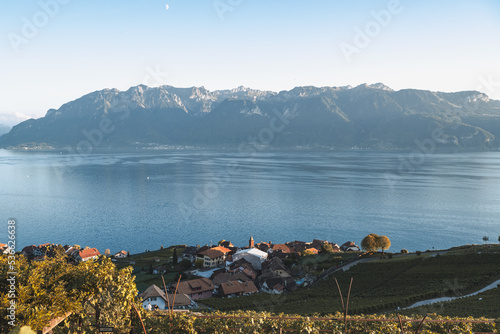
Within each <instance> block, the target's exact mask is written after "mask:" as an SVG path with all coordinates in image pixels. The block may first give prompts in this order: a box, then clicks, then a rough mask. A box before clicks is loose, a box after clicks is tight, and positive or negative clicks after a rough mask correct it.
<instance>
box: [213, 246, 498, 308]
mask: <svg viewBox="0 0 500 334" xmlns="http://www.w3.org/2000/svg"><path fill="white" fill-rule="evenodd" d="M351 277H353V285H352V292H351V299H350V302H349V313H350V314H361V313H363V314H371V313H380V312H390V311H396V310H397V309H398V307H399V308H403V307H406V306H409V305H411V304H413V303H415V302H417V301H420V300H426V299H431V298H435V297H442V296H460V295H463V294H467V293H470V292H474V291H477V290H479V289H481V288H482V287H484V286H486V285H488V284H490V283H491V282H493V281H495V280H497V279H499V278H500V246H492V247H488V248H486V247H485V246H475V247H474V248H472V249H471V248H466V249H455V250H450V251H449V252H448V253H446V254H443V255H437V256H432V254H429V253H423V254H422V255H421V256H412V255H410V256H408V257H400V258H397V257H394V258H392V259H389V258H386V259H383V260H375V261H371V262H367V263H361V264H358V265H356V266H354V267H352V268H351V269H350V270H348V271H346V272H343V273H340V274H337V275H336V278H337V280H338V282H339V284H340V287H341V288H342V289H343V290H344V297H345V296H346V295H347V288H348V286H349V281H350V278H351ZM496 293H498V288H497V289H494V290H492V291H491V292H490V293H489V294H488V296H490V294H491V296H490V297H488V298H487V299H486V300H490V299H494V298H495V297H496V296H497V295H496ZM463 303H466V302H465V301H463V302H460V301H456V302H455V304H454V305H462V306H457V307H458V309H460V311H458V309H457V308H455V309H453V308H452V307H451V306H450V307H446V308H443V309H433V310H434V311H435V312H437V313H439V314H444V315H448V314H450V315H469V314H475V315H482V314H480V313H481V311H479V310H478V311H474V310H473V309H474V308H475V307H476V306H475V305H476V304H475V303H470V304H469V305H470V307H468V308H467V307H465V308H464V306H463V305H464V304H463ZM204 304H206V305H208V306H210V307H212V308H214V309H218V310H223V311H230V310H238V309H243V310H258V311H270V312H278V313H280V312H283V313H286V314H302V315H311V314H316V313H317V314H327V313H334V312H337V311H341V310H342V306H341V301H340V298H339V293H338V289H337V286H336V283H335V281H334V279H333V278H332V277H330V278H329V279H327V280H326V281H324V282H320V283H318V284H316V285H314V286H312V287H309V288H301V289H298V290H297V291H294V292H291V293H289V294H285V295H268V294H259V295H254V296H247V297H239V298H232V299H218V298H211V299H208V300H205V301H204ZM486 308H488V307H486ZM415 311H417V312H418V311H419V310H418V309H417V310H415ZM488 316H491V317H500V308H498V307H496V308H491V309H490V310H488Z"/></svg>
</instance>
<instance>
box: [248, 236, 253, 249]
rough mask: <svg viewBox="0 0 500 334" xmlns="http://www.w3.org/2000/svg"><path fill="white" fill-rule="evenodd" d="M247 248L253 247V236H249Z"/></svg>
mask: <svg viewBox="0 0 500 334" xmlns="http://www.w3.org/2000/svg"><path fill="white" fill-rule="evenodd" d="M248 246H249V247H250V248H253V247H254V241H253V235H250V240H248Z"/></svg>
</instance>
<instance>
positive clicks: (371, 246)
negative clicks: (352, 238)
mask: <svg viewBox="0 0 500 334" xmlns="http://www.w3.org/2000/svg"><path fill="white" fill-rule="evenodd" d="M377 238H378V235H376V234H374V233H371V234H368V235H367V236H366V237H364V238H363V240H362V241H361V248H363V249H364V250H365V251H367V252H373V251H375V250H377V249H378V248H379V247H378V245H377Z"/></svg>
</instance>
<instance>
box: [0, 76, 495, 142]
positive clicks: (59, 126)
mask: <svg viewBox="0 0 500 334" xmlns="http://www.w3.org/2000/svg"><path fill="white" fill-rule="evenodd" d="M270 122H274V123H277V124H278V123H279V125H276V124H275V125H274V127H275V129H272V126H271V125H270V124H271V123H270ZM269 131H271V132H269ZM96 132H100V134H99V137H102V138H100V140H99V141H96V142H98V145H93V146H92V149H94V148H151V147H160V146H165V145H173V146H202V147H238V146H239V145H241V143H244V142H245V141H248V138H249V137H259V136H260V137H262V136H263V135H262V134H263V133H267V137H266V138H267V139H262V138H261V139H262V140H261V142H262V143H261V144H264V146H267V147H270V148H272V147H276V148H296V147H317V148H352V147H358V148H370V149H409V148H415V142H416V141H422V140H426V139H428V140H429V139H430V140H433V141H435V144H436V145H437V146H438V147H439V148H445V149H480V150H484V149H495V150H496V149H498V148H499V147H500V139H499V138H500V101H497V100H492V99H490V98H489V97H488V96H487V95H486V94H484V93H481V92H478V91H462V92H454V93H444V92H432V91H427V90H417V89H402V90H398V91H395V90H392V89H391V88H390V87H388V86H386V85H384V84H382V83H376V84H371V85H368V84H362V85H358V86H356V87H352V86H343V87H315V86H301V87H295V88H293V89H291V90H288V91H286V90H283V91H280V92H272V91H265V90H256V89H251V88H247V87H243V86H240V87H237V88H234V89H228V90H215V91H209V90H207V89H206V88H204V87H203V86H202V87H195V86H193V87H188V88H177V87H173V86H168V85H165V86H159V87H148V86H145V85H138V86H133V87H130V88H129V89H127V90H125V91H120V90H118V89H115V88H113V89H103V90H97V91H94V92H91V93H88V94H85V95H83V96H82V97H80V98H78V99H75V100H73V101H70V102H67V103H65V104H63V105H62V106H61V107H60V108H59V109H49V110H48V111H47V113H46V115H45V116H44V117H42V118H39V119H30V120H27V121H25V122H22V123H20V124H18V125H16V126H14V127H13V128H12V129H11V131H10V132H9V133H7V134H5V135H3V136H2V137H0V147H2V148H26V147H40V146H42V147H53V148H61V147H67V146H76V145H78V144H79V143H82V141H87V142H91V139H92V138H91V137H90V138H89V133H90V134H94V135H96ZM436 132H439V134H440V135H439V138H437V137H436V136H435V133H436ZM433 133H434V135H433ZM435 137H436V138H435ZM96 138H97V137H96ZM87 146H88V145H87Z"/></svg>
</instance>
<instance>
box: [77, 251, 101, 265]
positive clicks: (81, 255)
mask: <svg viewBox="0 0 500 334" xmlns="http://www.w3.org/2000/svg"><path fill="white" fill-rule="evenodd" d="M99 255H101V253H99V251H98V250H97V249H96V248H87V249H82V250H80V251H79V252H78V255H76V257H75V260H76V261H77V262H85V261H89V260H93V259H97V258H98V257H99Z"/></svg>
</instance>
